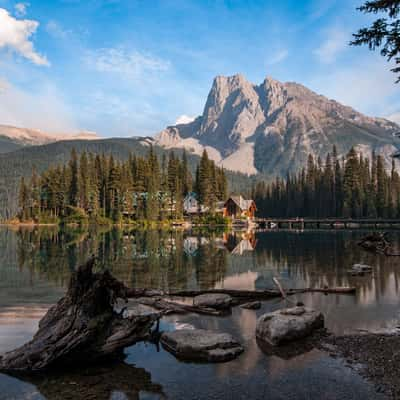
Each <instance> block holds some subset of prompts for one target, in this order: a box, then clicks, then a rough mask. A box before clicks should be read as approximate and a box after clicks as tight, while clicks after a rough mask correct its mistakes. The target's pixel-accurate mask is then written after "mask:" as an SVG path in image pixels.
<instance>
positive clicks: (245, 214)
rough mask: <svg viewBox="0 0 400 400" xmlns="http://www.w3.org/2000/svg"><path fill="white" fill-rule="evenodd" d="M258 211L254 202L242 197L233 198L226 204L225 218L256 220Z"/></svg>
mask: <svg viewBox="0 0 400 400" xmlns="http://www.w3.org/2000/svg"><path fill="white" fill-rule="evenodd" d="M256 211H257V207H256V203H255V202H254V200H251V199H249V200H246V199H244V198H243V197H242V196H231V197H229V199H228V200H227V201H226V202H225V204H224V217H228V218H234V219H239V218H247V219H254V217H255V213H256Z"/></svg>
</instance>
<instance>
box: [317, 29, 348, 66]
mask: <svg viewBox="0 0 400 400" xmlns="http://www.w3.org/2000/svg"><path fill="white" fill-rule="evenodd" d="M350 39H351V37H350V35H349V34H348V32H347V31H346V30H344V29H340V28H331V29H329V30H328V31H327V33H326V39H325V40H324V41H323V42H322V43H321V45H320V46H319V47H318V48H317V49H316V50H314V52H313V53H314V55H315V56H316V57H317V58H318V60H319V61H320V62H322V63H324V64H331V63H333V62H335V61H336V59H337V56H338V55H339V54H340V53H342V52H343V51H344V50H346V48H348V46H349V41H350Z"/></svg>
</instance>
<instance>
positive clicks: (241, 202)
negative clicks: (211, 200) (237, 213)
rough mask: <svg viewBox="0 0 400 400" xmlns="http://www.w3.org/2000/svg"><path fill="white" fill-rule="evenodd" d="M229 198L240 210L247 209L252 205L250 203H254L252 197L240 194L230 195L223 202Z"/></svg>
mask: <svg viewBox="0 0 400 400" xmlns="http://www.w3.org/2000/svg"><path fill="white" fill-rule="evenodd" d="M229 200H232V201H233V202H234V203H235V204H236V205H237V206H238V207H239V208H240V209H241V210H248V209H249V208H250V207H251V206H252V204H254V205H255V203H254V200H252V199H244V198H243V197H242V196H231V197H229V199H228V200H227V201H226V202H225V204H226V203H227V202H228V201H229Z"/></svg>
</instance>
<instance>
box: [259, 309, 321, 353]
mask: <svg viewBox="0 0 400 400" xmlns="http://www.w3.org/2000/svg"><path fill="white" fill-rule="evenodd" d="M323 326H324V317H323V315H322V314H321V313H320V312H318V311H314V310H311V309H309V308H305V307H293V308H285V309H282V310H278V311H274V312H271V313H267V314H263V315H262V316H261V317H260V318H259V319H258V320H257V327H256V336H257V338H258V339H261V340H264V341H266V342H268V343H270V344H272V345H274V346H275V345H280V344H281V343H284V342H290V341H293V340H296V339H300V338H303V337H306V336H308V335H310V334H311V333H312V332H313V331H314V330H315V329H318V328H322V327H323Z"/></svg>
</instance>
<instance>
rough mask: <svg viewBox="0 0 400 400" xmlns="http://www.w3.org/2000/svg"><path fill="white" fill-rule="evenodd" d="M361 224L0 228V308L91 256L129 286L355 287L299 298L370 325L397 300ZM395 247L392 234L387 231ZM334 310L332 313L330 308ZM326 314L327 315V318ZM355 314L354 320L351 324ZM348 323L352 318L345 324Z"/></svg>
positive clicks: (337, 325) (54, 289) (56, 285)
mask: <svg viewBox="0 0 400 400" xmlns="http://www.w3.org/2000/svg"><path fill="white" fill-rule="evenodd" d="M361 235H363V232H361V231H334V230H330V231H305V232H295V231H268V232H256V233H255V232H251V231H241V232H223V231H222V232H221V231H207V230H205V231H204V230H203V231H199V232H196V231H191V232H185V231H180V230H173V231H166V230H143V231H137V230H130V229H103V230H99V229H72V228H66V229H60V228H56V227H41V228H38V227H32V228H22V227H21V228H17V229H13V230H11V229H8V228H0V250H1V251H0V257H1V259H0V261H1V262H2V263H1V267H0V278H1V279H0V282H1V283H0V289H1V291H0V306H5V305H7V306H12V305H13V304H19V303H20V300H21V298H22V297H23V298H24V299H25V302H26V297H25V296H26V295H27V294H28V295H29V296H31V297H32V302H33V303H35V302H47V303H51V302H54V301H55V299H57V298H59V297H60V293H62V290H63V288H65V286H66V284H67V282H68V279H69V276H70V273H71V271H72V270H73V268H75V266H76V265H77V264H79V263H82V262H84V261H85V260H86V259H87V258H88V257H89V256H90V255H92V254H95V255H96V256H97V258H98V260H99V262H98V266H97V268H99V269H104V268H108V269H110V270H111V271H112V273H113V274H114V275H115V276H116V277H118V278H119V279H121V280H122V281H124V283H125V284H127V285H129V286H132V287H149V288H159V289H163V290H170V289H206V288H214V287H215V288H220V287H225V288H235V289H264V288H273V287H274V286H273V281H272V278H273V277H274V276H276V277H278V278H279V279H280V281H281V282H282V284H283V286H284V287H286V288H296V287H297V288H301V287H321V286H324V285H327V286H331V287H333V286H356V287H357V289H358V290H357V295H356V296H334V295H330V296H324V295H319V294H313V295H302V296H298V297H299V298H301V299H303V300H306V301H307V305H310V306H314V307H317V308H321V307H322V308H323V309H324V312H325V313H326V314H327V317H328V318H331V319H330V324H331V327H332V328H333V329H338V330H342V329H344V328H345V326H346V324H347V323H348V322H349V321H351V319H352V318H353V319H354V318H355V319H356V320H358V319H359V320H360V323H359V326H358V327H361V328H364V327H366V326H370V322H371V320H375V321H376V327H381V326H382V324H383V321H384V320H385V318H386V320H394V319H396V317H395V316H394V310H395V308H396V307H397V306H398V303H399V300H398V299H399V296H398V295H399V274H400V272H399V269H398V266H397V262H398V260H397V258H396V257H385V256H377V255H375V254H370V253H367V252H365V251H363V250H361V249H360V248H359V247H358V246H357V245H356V242H357V240H358V238H359V237H360V236H361ZM391 236H392V239H393V240H394V242H395V243H396V244H398V243H399V239H400V235H399V233H397V232H393V233H391ZM354 263H365V264H369V265H372V266H373V267H374V272H373V274H372V275H370V276H365V277H352V276H350V275H349V274H348V273H347V270H348V269H349V268H350V267H351V266H352V264H354ZM338 310H340V312H342V311H344V310H345V312H344V314H343V316H342V318H341V319H340V318H338V317H336V314H337V313H338ZM333 316H335V317H333ZM361 317H362V318H363V319H362V321H361ZM353 325H354V324H353Z"/></svg>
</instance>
